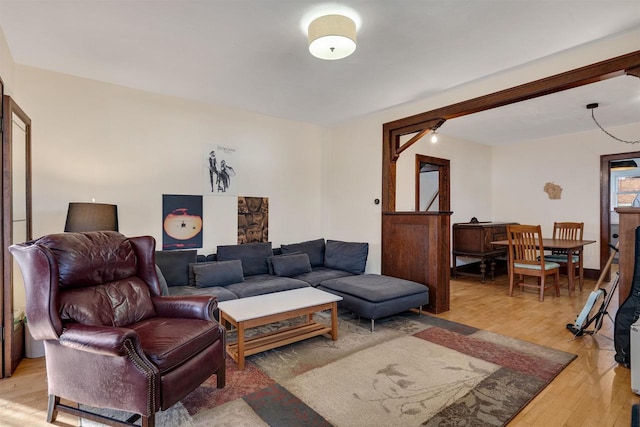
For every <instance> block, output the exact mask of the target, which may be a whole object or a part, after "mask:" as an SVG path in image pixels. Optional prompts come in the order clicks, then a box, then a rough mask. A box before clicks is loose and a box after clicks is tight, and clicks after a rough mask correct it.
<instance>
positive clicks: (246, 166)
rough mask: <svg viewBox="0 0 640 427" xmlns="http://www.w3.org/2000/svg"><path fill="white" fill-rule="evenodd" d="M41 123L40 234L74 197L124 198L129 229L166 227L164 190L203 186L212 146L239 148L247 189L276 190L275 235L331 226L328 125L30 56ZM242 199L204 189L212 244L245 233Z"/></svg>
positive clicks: (35, 112)
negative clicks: (59, 67) (89, 75)
mask: <svg viewBox="0 0 640 427" xmlns="http://www.w3.org/2000/svg"><path fill="white" fill-rule="evenodd" d="M16 86H17V89H18V90H17V92H18V95H19V96H18V102H19V104H20V106H21V107H22V108H23V109H24V110H25V111H26V112H27V113H28V114H29V116H30V117H31V119H32V122H33V159H32V163H33V222H34V224H33V225H34V227H33V233H34V237H37V236H40V235H43V234H48V233H54V232H61V231H62V230H63V227H64V222H65V216H66V210H67V204H68V203H69V202H88V201H91V199H92V198H95V199H96V201H97V202H102V203H114V204H117V205H118V213H119V223H120V231H121V232H122V233H124V234H126V235H142V234H149V235H152V236H154V237H155V238H156V240H157V242H158V246H160V245H161V242H162V240H161V238H162V228H161V227H162V195H163V194H187V195H199V194H202V193H203V178H202V174H203V172H204V165H205V163H204V161H203V147H204V146H205V145H208V144H220V145H223V146H230V147H236V148H237V149H238V150H239V163H240V164H239V165H238V172H239V174H238V178H239V195H242V196H259V197H269V209H270V214H269V238H270V240H271V241H272V242H273V244H274V246H279V245H280V244H281V243H292V242H297V241H300V240H305V239H313V238H318V237H323V236H324V233H323V228H322V141H323V139H324V138H326V135H327V134H328V131H327V130H326V129H324V128H321V127H318V126H314V125H309V124H304V123H297V122H292V121H286V120H281V119H276V118H272V117H267V116H264V115H259V114H254V113H250V112H246V111H238V110H233V109H230V108H221V107H215V106H211V105H205V104H200V103H196V102H191V101H185V100H181V99H177V98H172V97H167V96H161V95H154V94H150V93H146V92H141V91H137V90H131V89H127V88H123V87H119V86H114V85H110V84H105V83H99V82H96V81H92V80H87V79H81V78H77V77H72V76H68V75H63V74H58V73H53V72H48V71H43V70H40V69H35V68H30V67H25V66H18V67H17V69H16ZM236 229H237V198H236V197H229V196H205V197H204V245H203V249H202V250H200V252H201V253H211V252H213V251H215V247H216V246H217V245H220V244H234V243H236V239H237V233H236Z"/></svg>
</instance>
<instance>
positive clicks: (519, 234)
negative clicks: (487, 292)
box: [507, 225, 560, 301]
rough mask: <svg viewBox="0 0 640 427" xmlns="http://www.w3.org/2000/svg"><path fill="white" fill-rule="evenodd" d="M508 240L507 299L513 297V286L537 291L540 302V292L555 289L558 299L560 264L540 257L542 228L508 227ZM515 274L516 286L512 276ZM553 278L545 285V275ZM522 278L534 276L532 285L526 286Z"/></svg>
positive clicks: (542, 252)
mask: <svg viewBox="0 0 640 427" xmlns="http://www.w3.org/2000/svg"><path fill="white" fill-rule="evenodd" d="M507 238H508V240H509V296H513V287H514V286H515V285H516V284H517V285H519V286H520V288H524V287H531V288H538V289H539V291H540V301H544V291H545V290H546V289H547V288H550V287H555V289H556V296H560V264H558V263H556V262H548V261H546V260H545V258H544V248H543V247H542V244H541V243H542V228H541V227H540V226H539V225H508V226H507ZM516 275H518V276H519V278H518V282H517V283H516V280H515V276H516ZM551 275H553V276H554V279H555V280H554V283H553V284H549V285H547V284H546V281H545V279H546V277H547V276H551ZM524 276H535V277H536V278H537V279H538V280H537V282H536V284H535V285H533V284H530V283H526V282H525V280H524Z"/></svg>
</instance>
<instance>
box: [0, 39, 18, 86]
mask: <svg viewBox="0 0 640 427" xmlns="http://www.w3.org/2000/svg"><path fill="white" fill-rule="evenodd" d="M14 68H15V63H14V61H13V56H11V51H10V50H9V46H8V45H7V40H6V38H5V37H4V32H3V31H2V28H0V77H1V78H2V82H3V83H4V94H5V95H11V94H12V89H13V75H14Z"/></svg>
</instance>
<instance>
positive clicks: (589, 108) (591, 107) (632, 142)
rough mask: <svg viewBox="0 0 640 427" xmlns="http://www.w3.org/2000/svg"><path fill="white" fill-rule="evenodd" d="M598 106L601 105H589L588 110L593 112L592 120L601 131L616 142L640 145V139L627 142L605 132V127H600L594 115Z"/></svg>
mask: <svg viewBox="0 0 640 427" xmlns="http://www.w3.org/2000/svg"><path fill="white" fill-rule="evenodd" d="M598 105H599V104H598V103H597V102H594V103H592V104H587V110H591V118H592V119H593V121H594V122H595V124H596V125H598V127H599V128H600V130H601V131H602V132H604V133H606V134H607V135H609V136H610V137H611V138H613V139H615V140H616V141H620V142H624V143H626V144H637V143H639V142H640V139H637V140H635V141H627V140H625V139H621V138H618V137H617V136H615V135H612V134H611V133H609V132H607V131H606V130H605V128H603V127H602V126H601V125H600V123H598V121H597V120H596V116H595V114H594V113H593V111H594V110H595V109H596V108H598Z"/></svg>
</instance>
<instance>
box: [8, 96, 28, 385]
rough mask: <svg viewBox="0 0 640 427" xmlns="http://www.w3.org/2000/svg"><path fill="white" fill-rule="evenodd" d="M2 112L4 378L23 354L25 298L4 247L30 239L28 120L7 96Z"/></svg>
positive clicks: (14, 268) (18, 273)
mask: <svg viewBox="0 0 640 427" xmlns="http://www.w3.org/2000/svg"><path fill="white" fill-rule="evenodd" d="M2 110H3V112H2V263H1V264H2V287H3V288H4V289H3V291H2V295H3V327H4V342H3V351H2V353H3V363H2V368H3V374H2V375H3V376H4V377H8V376H11V374H12V373H13V371H14V370H15V368H16V367H17V366H18V363H19V362H20V360H21V359H22V356H23V354H24V324H23V323H22V322H21V316H22V314H23V313H24V307H25V305H26V297H25V291H24V285H23V282H22V275H21V274H20V270H19V269H18V267H17V265H16V264H15V262H14V260H13V257H12V256H11V254H10V253H9V251H8V247H9V246H10V245H12V244H14V243H20V242H24V241H27V240H30V239H31V119H29V116H27V115H26V114H25V112H24V111H22V109H21V108H20V107H19V106H18V105H17V104H16V103H15V102H14V101H13V99H12V98H11V97H9V96H3V97H2Z"/></svg>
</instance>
